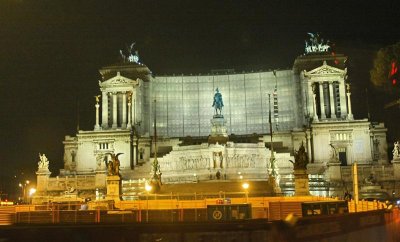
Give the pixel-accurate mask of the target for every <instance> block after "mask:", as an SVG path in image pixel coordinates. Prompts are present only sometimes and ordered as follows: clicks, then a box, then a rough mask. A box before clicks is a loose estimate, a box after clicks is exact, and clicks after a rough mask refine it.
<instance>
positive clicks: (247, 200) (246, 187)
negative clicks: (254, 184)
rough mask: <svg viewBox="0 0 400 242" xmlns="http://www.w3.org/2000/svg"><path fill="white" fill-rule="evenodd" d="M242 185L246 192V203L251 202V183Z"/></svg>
mask: <svg viewBox="0 0 400 242" xmlns="http://www.w3.org/2000/svg"><path fill="white" fill-rule="evenodd" d="M242 187H243V189H244V194H245V196H246V203H249V191H248V189H249V187H250V185H249V183H247V182H245V183H243V184H242Z"/></svg>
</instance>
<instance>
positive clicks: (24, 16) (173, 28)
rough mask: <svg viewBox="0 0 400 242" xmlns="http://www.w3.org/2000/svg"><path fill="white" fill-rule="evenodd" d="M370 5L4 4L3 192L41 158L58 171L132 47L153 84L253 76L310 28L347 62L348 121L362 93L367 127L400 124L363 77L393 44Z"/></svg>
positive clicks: (385, 6)
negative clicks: (106, 75)
mask: <svg viewBox="0 0 400 242" xmlns="http://www.w3.org/2000/svg"><path fill="white" fill-rule="evenodd" d="M368 2H374V3H373V4H372V3H368V4H367V3H365V2H364V1H354V3H349V1H266V0H264V1H222V0H214V1H204V0H203V1H175V0H168V1H166V0H158V1H151V0H147V1H133V0H132V1H126V2H124V1H102V0H84V1H73V0H69V1H57V0H47V1H44V0H0V95H1V99H0V138H1V139H0V151H1V152H0V162H1V167H0V191H3V193H4V192H8V193H13V191H10V189H9V187H12V188H15V189H16V188H17V184H18V182H20V181H22V180H26V179H30V180H32V179H34V171H35V170H36V169H37V162H38V159H39V157H38V153H39V152H40V153H45V154H46V155H47V157H48V158H49V160H50V170H51V171H52V172H53V175H57V174H58V169H60V168H62V166H63V145H62V141H63V139H64V136H65V135H75V133H76V129H77V125H78V123H79V128H80V129H82V130H91V129H93V125H94V123H95V109H94V98H93V96H94V95H98V94H100V91H99V87H98V80H99V79H100V75H99V73H98V69H99V68H100V67H102V66H106V65H109V64H113V63H116V62H118V60H119V59H118V57H119V49H122V48H124V46H125V45H126V44H130V43H131V42H136V47H137V48H138V50H139V55H140V58H141V62H143V63H145V64H146V65H147V66H148V67H149V68H150V69H151V70H152V71H153V73H154V74H155V75H156V76H157V75H164V74H174V73H175V74H182V73H184V74H190V73H193V74H199V73H209V72H210V70H212V69H235V70H236V71H251V70H254V71H258V70H268V69H288V68H291V67H292V65H293V62H294V60H295V58H296V57H297V56H299V55H301V54H303V52H304V40H305V39H307V38H308V37H307V32H314V33H315V32H320V33H321V35H322V36H323V37H324V38H325V39H329V40H330V41H331V42H334V43H335V46H336V47H335V49H336V52H338V53H343V54H346V55H348V56H349V59H348V63H347V64H348V73H349V80H350V82H351V83H352V100H353V104H354V105H353V110H354V111H353V112H354V116H355V118H366V117H367V116H368V115H367V113H368V111H367V110H368V108H367V104H366V99H365V97H366V95H365V90H366V88H368V95H369V103H370V105H369V106H370V107H369V108H370V115H371V118H372V120H373V121H387V120H393V117H399V115H398V113H399V109H394V110H390V111H383V105H384V103H387V102H389V101H391V100H390V98H389V97H387V96H385V95H381V93H379V92H376V91H374V90H373V89H372V88H371V86H370V84H369V70H370V68H371V66H372V60H373V57H374V53H375V51H376V50H378V49H379V48H381V47H384V46H385V45H389V44H394V43H396V42H397V41H400V30H399V29H400V28H399V20H400V19H399V16H400V14H399V13H400V8H399V6H398V3H396V1H394V0H393V1H368ZM210 98H212V97H210ZM78 117H79V118H78ZM78 120H79V122H78ZM387 126H388V127H389V134H388V136H389V141H390V142H392V140H394V138H395V137H398V136H397V135H398V131H397V130H395V129H393V128H394V127H395V126H394V125H392V126H390V123H388V124H387ZM396 132H397V133H396Z"/></svg>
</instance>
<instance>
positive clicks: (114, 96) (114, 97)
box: [112, 92, 118, 128]
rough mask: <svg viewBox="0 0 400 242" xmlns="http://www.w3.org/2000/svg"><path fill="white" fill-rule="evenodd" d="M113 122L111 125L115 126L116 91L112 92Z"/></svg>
mask: <svg viewBox="0 0 400 242" xmlns="http://www.w3.org/2000/svg"><path fill="white" fill-rule="evenodd" d="M112 95H113V123H112V127H113V128H117V126H118V125H117V93H116V92H113V94H112Z"/></svg>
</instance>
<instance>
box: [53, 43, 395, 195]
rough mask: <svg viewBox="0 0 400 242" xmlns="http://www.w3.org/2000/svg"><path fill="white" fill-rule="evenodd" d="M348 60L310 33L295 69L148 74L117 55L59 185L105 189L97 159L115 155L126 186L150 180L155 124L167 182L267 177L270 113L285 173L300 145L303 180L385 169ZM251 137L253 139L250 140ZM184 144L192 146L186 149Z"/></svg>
mask: <svg viewBox="0 0 400 242" xmlns="http://www.w3.org/2000/svg"><path fill="white" fill-rule="evenodd" d="M346 59H347V57H346V56H344V55H340V54H339V55H335V56H333V55H331V53H330V52H329V43H327V42H323V41H321V39H320V37H319V36H318V35H310V40H308V41H306V46H305V53H304V54H303V55H300V56H298V57H297V58H296V59H295V61H294V65H293V68H292V69H287V70H275V71H257V72H246V73H234V72H227V73H224V72H221V73H218V74H216V73H213V74H204V75H194V76H193V75H179V76H178V75H169V76H153V74H152V72H151V71H150V69H149V68H148V67H147V66H146V65H144V64H143V63H141V62H140V60H139V55H138V54H137V51H135V50H134V45H131V46H129V48H128V49H127V50H126V51H121V62H120V63H117V64H114V65H110V66H106V67H103V68H101V69H100V74H101V80H99V83H98V84H99V90H100V95H96V96H95V103H94V109H93V117H94V129H93V130H87V131H83V130H80V131H79V132H78V133H77V134H76V135H75V136H66V138H65V140H64V142H63V143H64V169H62V170H61V171H60V175H59V177H60V178H59V179H64V177H68V176H75V177H82V176H85V177H86V178H85V179H89V177H93V178H90V179H93V181H90V182H87V183H85V184H89V183H90V184H94V185H93V186H94V187H92V190H93V189H94V190H95V189H97V190H105V188H106V180H107V179H106V177H107V169H108V168H107V164H105V163H104V162H103V161H104V158H105V157H106V156H107V154H108V153H115V152H121V153H124V155H123V156H121V157H120V159H119V162H120V164H119V170H120V174H121V179H122V181H124V180H135V179H143V178H146V177H151V164H152V162H153V159H154V156H155V155H154V151H155V146H154V141H153V140H154V139H152V137H154V135H155V134H154V132H155V131H154V130H155V129H154V126H155V125H156V127H157V140H158V141H157V146H158V149H157V150H158V155H157V159H158V162H159V166H160V170H161V172H162V174H163V176H162V177H163V183H168V182H171V183H176V182H193V180H194V179H195V180H196V181H198V182H201V181H202V180H209V179H210V177H216V175H217V174H219V176H218V177H219V179H224V178H226V179H236V177H237V175H234V174H238V172H240V173H241V174H246V175H247V176H248V178H249V179H268V167H269V160H270V159H271V154H272V153H271V150H270V148H271V145H272V144H271V141H270V140H271V139H270V135H271V134H270V129H269V125H268V122H269V120H268V119H269V117H268V113H269V111H271V112H272V113H273V118H272V123H273V128H272V132H273V134H274V139H273V141H272V142H273V147H274V149H273V152H274V158H275V159H276V160H277V162H276V164H275V166H276V168H277V169H279V172H280V174H281V175H282V176H285V175H290V174H293V166H292V165H291V164H290V162H289V160H291V159H292V160H293V156H294V155H295V152H296V150H295V149H296V148H297V147H300V144H304V149H305V151H306V152H307V154H308V157H307V160H308V162H309V165H308V167H309V169H308V173H309V174H310V175H313V174H319V175H321V174H322V175H324V176H325V177H326V179H328V180H329V179H333V180H335V179H339V178H338V175H337V174H338V172H339V173H340V167H346V166H349V165H351V164H352V163H354V162H355V161H357V163H358V164H365V165H373V164H379V165H383V166H385V165H388V157H387V154H386V148H387V144H386V128H385V127H384V125H383V124H373V123H371V122H370V121H369V120H367V119H356V118H355V117H354V115H353V113H352V105H351V88H350V86H349V84H350V82H351V80H349V79H348V75H347V69H346V66H345V61H346ZM268 94H271V96H272V97H273V104H274V105H273V110H269V105H268ZM213 96H214V99H213V103H212V105H211V103H210V100H211V99H212V97H213ZM154 100H157V104H156V105H157V107H156V108H157V109H156V110H157V111H156V112H154V110H155V106H154V105H155V103H156V102H154ZM155 120H157V121H156V123H155ZM251 137H256V139H257V140H256V141H255V142H254V141H253V142H246V140H248V139H250V138H251ZM189 138H190V140H192V142H194V141H196V140H197V141H198V144H193V143H192V144H189V145H187V144H185V142H184V140H185V139H186V140H188V139H189ZM232 139H234V141H233V140H232ZM332 147H334V155H332ZM334 166H336V170H335V169H334V168H331V167H334ZM338 167H339V168H338ZM146 169H148V170H146ZM218 172H219V173H218ZM194 177H195V178H194ZM50 179H51V178H50ZM88 190H90V189H88Z"/></svg>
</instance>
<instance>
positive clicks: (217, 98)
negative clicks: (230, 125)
mask: <svg viewBox="0 0 400 242" xmlns="http://www.w3.org/2000/svg"><path fill="white" fill-rule="evenodd" d="M223 106H224V102H223V101H222V94H221V93H220V92H219V89H218V87H217V89H215V94H214V102H213V105H212V107H214V108H215V114H216V115H217V116H218V115H222V107H223ZM218 111H219V113H218Z"/></svg>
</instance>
